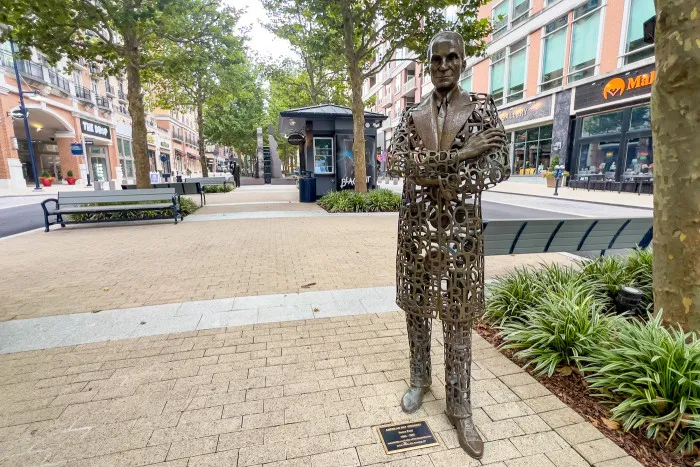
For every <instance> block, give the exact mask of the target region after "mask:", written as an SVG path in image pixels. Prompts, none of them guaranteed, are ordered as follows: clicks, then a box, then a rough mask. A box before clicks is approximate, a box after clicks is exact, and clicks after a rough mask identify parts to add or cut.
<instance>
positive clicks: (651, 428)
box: [583, 313, 700, 453]
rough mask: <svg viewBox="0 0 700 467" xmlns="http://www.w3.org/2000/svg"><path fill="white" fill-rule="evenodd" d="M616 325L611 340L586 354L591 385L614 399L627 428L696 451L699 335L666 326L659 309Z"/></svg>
mask: <svg viewBox="0 0 700 467" xmlns="http://www.w3.org/2000/svg"><path fill="white" fill-rule="evenodd" d="M618 328H619V329H618V332H617V333H616V336H615V338H614V339H613V341H612V342H610V343H609V344H608V345H606V346H601V347H599V348H597V349H596V350H595V351H594V352H592V353H591V355H589V356H588V357H587V358H586V359H585V360H586V363H587V364H586V365H585V367H584V369H583V370H584V372H585V373H586V379H587V380H588V382H589V383H590V385H591V388H592V389H595V390H597V391H600V393H601V395H602V396H603V397H605V398H607V399H609V400H610V401H611V402H612V403H614V404H616V405H615V407H613V408H612V410H611V413H612V415H613V417H614V419H615V420H618V421H620V422H622V424H623V427H624V429H625V430H631V429H636V428H646V434H647V436H648V437H649V438H654V439H656V440H658V441H664V440H666V442H667V443H671V444H673V445H677V446H676V450H677V451H678V452H683V453H690V452H692V451H693V448H694V446H695V445H697V444H698V442H699V441H700V341H698V339H697V335H696V334H695V333H687V334H686V333H684V332H683V331H682V330H681V329H680V328H679V329H671V330H669V329H666V328H665V327H664V326H663V324H662V322H661V313H658V314H657V316H656V317H650V319H649V321H648V322H646V323H644V322H640V321H637V320H625V321H622V322H621V323H620V325H619V327H618Z"/></svg>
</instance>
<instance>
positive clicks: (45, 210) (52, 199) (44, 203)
mask: <svg viewBox="0 0 700 467" xmlns="http://www.w3.org/2000/svg"><path fill="white" fill-rule="evenodd" d="M49 201H53V203H54V209H56V208H58V200H57V199H56V198H48V199H45V200H44V201H42V202H41V209H43V210H44V214H46V215H48V214H49V210H48V209H46V203H48V202H49Z"/></svg>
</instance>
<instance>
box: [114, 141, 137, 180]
mask: <svg viewBox="0 0 700 467" xmlns="http://www.w3.org/2000/svg"><path fill="white" fill-rule="evenodd" d="M117 150H118V152H119V165H120V166H121V168H122V176H123V177H124V178H134V177H135V176H136V174H135V173H134V155H133V153H132V150H131V141H129V140H126V139H122V138H117Z"/></svg>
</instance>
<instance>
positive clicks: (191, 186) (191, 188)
mask: <svg viewBox="0 0 700 467" xmlns="http://www.w3.org/2000/svg"><path fill="white" fill-rule="evenodd" d="M151 186H152V187H153V188H175V194H176V195H178V196H181V195H199V206H200V207H203V206H204V205H205V204H207V196H206V194H205V193H204V190H203V189H202V184H201V183H199V182H163V183H154V184H153V185H151ZM134 189H136V185H122V190H134Z"/></svg>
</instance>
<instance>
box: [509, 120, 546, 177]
mask: <svg viewBox="0 0 700 467" xmlns="http://www.w3.org/2000/svg"><path fill="white" fill-rule="evenodd" d="M513 138H514V141H515V142H514V146H513V149H514V151H513V160H514V169H515V173H516V174H518V175H534V174H538V173H541V172H542V171H543V170H547V169H548V168H549V162H550V159H551V155H552V125H545V126H541V127H536V128H529V129H527V130H519V131H516V132H515V133H514V134H513Z"/></svg>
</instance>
